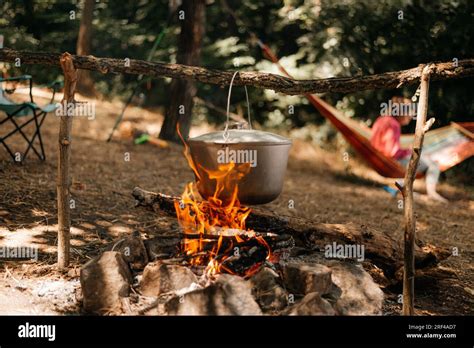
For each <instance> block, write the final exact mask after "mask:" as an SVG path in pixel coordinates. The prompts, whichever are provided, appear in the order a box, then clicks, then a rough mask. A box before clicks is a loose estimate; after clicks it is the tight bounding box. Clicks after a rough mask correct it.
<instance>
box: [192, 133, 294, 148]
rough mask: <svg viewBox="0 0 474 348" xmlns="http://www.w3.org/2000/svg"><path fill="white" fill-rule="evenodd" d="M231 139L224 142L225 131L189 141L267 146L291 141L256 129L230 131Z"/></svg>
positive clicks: (286, 143) (285, 143)
mask: <svg viewBox="0 0 474 348" xmlns="http://www.w3.org/2000/svg"><path fill="white" fill-rule="evenodd" d="M228 133H229V138H228V139H227V141H225V140H224V131H218V132H211V133H206V134H203V135H200V136H197V137H194V138H191V139H189V141H190V142H193V143H197V142H199V143H206V144H211V143H212V144H237V143H239V144H240V143H244V144H265V145H289V144H291V140H290V139H287V138H285V137H282V136H281V135H278V134H273V133H269V132H263V131H259V130H254V129H229V130H228Z"/></svg>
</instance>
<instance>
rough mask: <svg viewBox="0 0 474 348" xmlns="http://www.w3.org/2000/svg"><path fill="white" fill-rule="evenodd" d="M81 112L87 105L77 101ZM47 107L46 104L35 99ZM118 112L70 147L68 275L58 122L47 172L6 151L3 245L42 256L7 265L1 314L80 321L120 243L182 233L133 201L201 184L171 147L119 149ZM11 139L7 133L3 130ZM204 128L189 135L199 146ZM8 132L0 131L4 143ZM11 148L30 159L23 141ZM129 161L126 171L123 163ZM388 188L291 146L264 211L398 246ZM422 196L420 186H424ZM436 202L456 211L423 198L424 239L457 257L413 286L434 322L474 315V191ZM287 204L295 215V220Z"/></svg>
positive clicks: (461, 190)
mask: <svg viewBox="0 0 474 348" xmlns="http://www.w3.org/2000/svg"><path fill="white" fill-rule="evenodd" d="M78 99H79V100H84V99H85V98H81V97H80V98H78ZM38 100H41V99H38ZM121 107H122V103H120V102H110V101H100V102H97V104H96V118H95V119H94V120H88V119H87V118H79V117H78V118H75V119H74V125H73V140H72V160H71V164H72V190H71V193H72V198H73V199H74V204H75V207H74V209H72V226H73V227H72V246H73V247H72V265H73V269H72V270H71V271H69V272H68V273H67V274H62V273H59V272H58V271H56V270H55V268H54V263H55V249H56V248H55V245H56V242H57V241H56V227H57V218H56V170H57V169H56V163H57V158H56V157H57V142H58V140H57V134H58V119H57V118H56V117H55V116H54V114H50V115H48V117H47V118H46V121H45V124H44V126H43V132H42V134H43V139H44V142H45V148H46V156H47V160H46V161H45V162H41V161H39V160H38V159H37V158H35V156H34V154H33V153H30V154H29V156H28V158H27V159H26V161H25V162H24V163H23V164H15V163H12V161H11V159H10V157H9V156H8V154H7V152H6V151H5V150H4V149H1V150H0V245H5V246H18V245H35V246H37V247H38V248H39V259H38V261H37V262H35V261H22V262H20V261H4V262H0V314H52V313H77V311H78V308H77V305H76V304H75V303H76V302H77V301H75V296H77V289H78V287H79V283H78V272H77V269H78V268H79V267H80V266H81V265H82V264H84V262H85V261H87V260H88V259H90V258H92V257H94V256H95V255H97V254H98V253H99V252H100V250H101V249H102V248H103V247H104V246H105V245H107V244H108V243H110V242H111V241H113V240H117V239H119V238H121V237H122V236H124V235H128V234H130V233H131V232H133V231H135V230H138V231H140V232H141V234H142V236H143V237H144V238H147V237H152V236H154V235H157V234H160V233H163V231H166V230H169V229H170V228H176V221H173V220H172V219H170V218H166V217H163V216H158V215H156V214H153V213H151V212H149V211H146V210H145V209H142V208H135V207H134V200H133V198H132V196H131V191H132V189H133V188H134V187H135V186H140V187H142V188H144V189H146V190H151V191H159V192H163V193H169V194H180V193H181V192H182V191H183V189H184V185H185V184H186V183H187V182H189V181H191V180H193V175H192V172H191V170H190V169H189V167H188V165H187V163H186V160H185V159H184V157H183V155H182V148H181V147H180V146H177V145H172V146H170V147H168V148H158V147H155V146H152V145H149V144H145V145H134V144H133V143H132V141H131V140H129V139H126V138H119V137H116V138H115V139H114V140H113V141H112V142H109V143H107V142H105V139H106V138H107V136H108V132H109V131H110V129H111V127H112V124H113V122H114V119H115V117H116V115H117V114H118V113H119V112H120V110H121ZM126 121H127V122H130V123H129V124H133V125H134V126H136V127H139V128H141V129H146V130H148V131H149V132H150V133H151V134H156V133H157V132H158V131H159V128H160V125H161V121H162V116H161V115H160V113H159V112H158V111H157V110H144V109H140V108H137V107H130V108H129V109H128V110H127V113H126ZM2 127H3V126H2ZM208 130H209V127H208V126H201V127H199V128H196V127H195V128H193V130H192V135H197V134H200V133H204V132H206V131H208ZM4 131H5V130H4V129H2V132H4ZM10 144H14V148H15V149H17V150H23V148H24V143H23V142H21V141H20V138H19V136H16V137H15V139H14V140H13V141H10ZM127 159H128V160H127ZM384 183H390V180H389V181H387V180H386V179H383V178H381V177H379V176H378V175H376V174H375V173H374V172H372V171H371V170H370V169H368V168H367V167H365V166H364V165H363V164H362V163H361V162H360V160H359V159H357V158H355V157H351V158H350V159H349V163H345V162H344V161H343V156H342V153H340V152H336V151H334V152H328V151H324V150H322V149H321V148H319V147H317V146H314V145H312V144H310V143H306V142H303V141H299V140H297V141H295V142H294V145H293V148H292V152H291V157H290V161H289V167H288V171H287V175H286V179H285V184H284V189H283V192H282V194H281V196H280V197H279V198H278V199H277V200H276V201H274V202H272V203H271V204H267V205H266V208H267V209H269V210H272V211H275V212H276V213H278V214H280V215H297V216H302V217H305V218H310V219H313V220H315V221H319V222H328V223H346V222H353V223H356V224H364V225H367V226H369V227H373V228H376V229H378V230H383V231H386V232H388V233H390V234H392V235H395V236H397V237H398V238H400V239H401V238H402V226H401V224H402V212H403V210H402V209H401V208H400V207H399V201H398V199H400V197H397V198H392V197H391V196H390V195H389V194H388V193H387V192H385V191H384V190H383V189H382V188H381V187H382V185H383V184H384ZM418 186H419V187H422V186H423V185H422V183H420V184H418ZM440 191H441V193H442V194H444V195H445V196H446V197H448V198H449V199H450V203H449V204H442V203H433V202H430V201H428V200H426V199H425V198H424V197H423V196H421V198H420V199H419V200H418V203H417V205H416V214H417V217H418V224H417V227H418V235H417V237H418V238H419V239H421V240H423V241H425V242H428V243H432V244H435V245H439V246H445V247H448V248H450V249H452V248H457V251H458V256H454V255H453V256H451V257H450V258H449V259H448V260H446V261H444V262H442V264H441V267H442V270H443V271H444V272H442V274H443V276H435V277H432V278H424V279H420V280H418V281H417V284H416V290H417V293H416V310H417V313H419V314H426V315H449V314H452V315H456V314H459V315H468V314H470V315H472V314H474V310H473V308H474V272H473V270H474V264H473V257H474V248H473V246H474V243H473V238H472V237H473V226H474V224H473V217H472V216H473V212H474V190H473V187H472V186H471V187H463V186H462V185H455V184H452V183H451V184H448V183H443V184H442V185H441V188H440ZM289 200H293V201H294V208H293V209H290V208H289V204H288V202H289ZM385 291H386V294H387V300H386V303H385V308H384V310H385V314H387V315H393V314H395V315H397V314H399V313H400V309H401V305H400V304H399V303H397V295H398V294H399V293H400V292H401V289H400V288H391V289H385Z"/></svg>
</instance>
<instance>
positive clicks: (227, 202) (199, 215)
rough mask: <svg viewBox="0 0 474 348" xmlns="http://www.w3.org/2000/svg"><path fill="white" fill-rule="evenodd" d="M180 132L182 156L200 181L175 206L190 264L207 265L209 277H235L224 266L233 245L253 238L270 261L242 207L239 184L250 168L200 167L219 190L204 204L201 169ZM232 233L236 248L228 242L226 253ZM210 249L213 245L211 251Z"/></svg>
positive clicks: (256, 268) (248, 274) (223, 165)
mask: <svg viewBox="0 0 474 348" xmlns="http://www.w3.org/2000/svg"><path fill="white" fill-rule="evenodd" d="M177 132H178V135H179V137H180V138H181V140H182V142H183V143H184V151H183V154H184V156H185V158H186V159H187V161H188V164H189V166H190V167H191V169H192V170H193V171H194V174H195V175H196V178H197V183H192V182H190V183H188V184H187V185H186V187H185V190H184V192H183V194H182V196H181V201H179V202H178V201H175V204H174V205H175V209H176V215H177V217H178V221H179V223H180V226H181V228H182V229H183V231H184V233H185V235H186V236H188V238H185V239H184V241H183V244H182V245H183V252H184V253H185V254H186V255H187V256H190V257H191V261H190V263H191V264H194V265H207V267H206V271H205V272H206V274H207V275H209V276H212V275H215V274H217V273H220V272H223V271H225V272H227V273H233V271H232V270H230V269H229V268H228V267H225V266H223V265H222V263H223V262H224V261H225V260H226V259H228V257H230V256H231V255H232V253H233V250H232V249H233V248H234V245H239V243H243V242H245V241H247V240H249V239H251V238H256V240H257V241H258V243H260V244H262V245H263V246H264V247H265V248H266V249H267V255H268V256H267V259H268V258H270V257H271V250H270V247H269V245H268V244H267V242H266V241H265V240H264V239H263V238H262V237H261V236H256V234H255V233H254V232H253V231H251V230H246V227H245V220H246V219H247V217H248V215H249V214H250V212H251V210H250V208H248V207H244V206H241V204H240V202H239V199H238V192H239V190H238V184H239V181H240V180H241V179H242V178H243V177H244V176H245V175H246V174H248V173H249V171H250V164H249V163H243V164H239V165H236V164H235V163H233V162H231V163H229V164H222V165H219V166H218V169H217V170H209V169H206V168H204V167H202V166H200V165H199V164H197V165H199V168H200V169H202V172H204V173H205V175H206V176H207V177H208V180H215V181H216V189H215V191H214V194H213V195H212V197H208V199H207V200H202V199H201V197H200V195H199V193H198V192H197V187H199V186H198V185H199V183H200V181H201V180H202V178H201V176H200V174H199V172H198V170H197V168H198V167H197V165H196V163H194V161H193V159H192V156H191V154H190V149H189V146H188V145H187V143H186V142H185V141H184V139H183V137H182V135H181V132H180V130H179V125H177ZM233 230H235V232H236V233H232V234H231V237H232V239H234V240H235V244H234V243H230V244H229V243H228V242H227V243H225V244H226V248H225V250H221V249H222V248H223V245H224V233H225V232H227V233H229V231H230V232H232V231H233ZM210 236H218V237H217V241H216V238H213V239H209V237H210ZM210 243H211V244H210ZM209 245H211V249H210V250H209ZM256 266H259V265H256ZM258 269H259V267H251V268H250V269H249V270H248V271H247V272H246V274H245V276H250V275H251V274H253V273H255V272H256V271H258Z"/></svg>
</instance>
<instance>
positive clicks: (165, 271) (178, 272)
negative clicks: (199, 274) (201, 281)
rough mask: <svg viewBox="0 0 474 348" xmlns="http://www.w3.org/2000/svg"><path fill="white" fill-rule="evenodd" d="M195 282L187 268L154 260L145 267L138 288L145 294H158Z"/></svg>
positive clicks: (195, 279)
mask: <svg viewBox="0 0 474 348" xmlns="http://www.w3.org/2000/svg"><path fill="white" fill-rule="evenodd" d="M197 282H198V279H197V278H196V276H195V275H194V273H193V272H191V271H190V270H189V268H187V267H183V266H179V265H165V264H162V263H160V262H159V261H156V262H152V263H149V264H148V265H147V266H146V267H145V269H144V271H143V276H142V279H141V281H140V289H141V293H142V294H143V295H145V296H158V295H161V294H163V293H166V292H171V291H177V290H180V289H183V288H187V287H189V286H191V284H193V283H197Z"/></svg>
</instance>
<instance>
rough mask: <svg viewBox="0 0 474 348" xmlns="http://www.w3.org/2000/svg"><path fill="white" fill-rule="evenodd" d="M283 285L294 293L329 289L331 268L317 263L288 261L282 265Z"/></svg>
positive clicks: (321, 292) (324, 291) (321, 291)
mask: <svg viewBox="0 0 474 348" xmlns="http://www.w3.org/2000/svg"><path fill="white" fill-rule="evenodd" d="M283 280H284V283H285V287H286V288H287V289H288V290H289V291H290V292H293V293H295V294H302V295H305V294H309V293H310V292H318V293H320V294H327V293H329V292H330V291H331V285H332V280H331V269H330V268H328V267H327V266H324V265H320V264H318V263H304V264H300V263H289V264H286V265H284V267H283Z"/></svg>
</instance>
